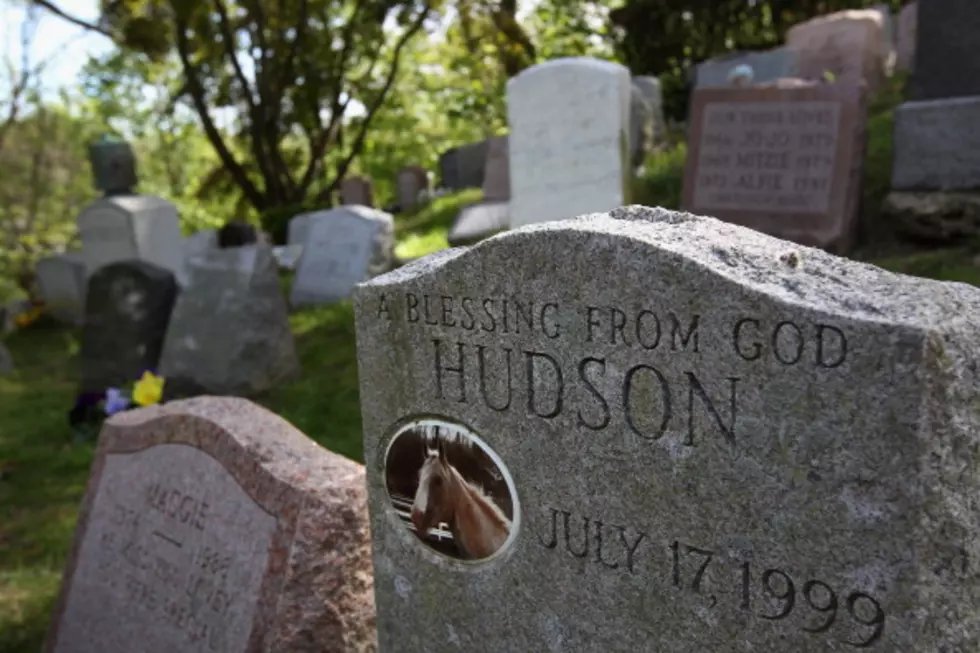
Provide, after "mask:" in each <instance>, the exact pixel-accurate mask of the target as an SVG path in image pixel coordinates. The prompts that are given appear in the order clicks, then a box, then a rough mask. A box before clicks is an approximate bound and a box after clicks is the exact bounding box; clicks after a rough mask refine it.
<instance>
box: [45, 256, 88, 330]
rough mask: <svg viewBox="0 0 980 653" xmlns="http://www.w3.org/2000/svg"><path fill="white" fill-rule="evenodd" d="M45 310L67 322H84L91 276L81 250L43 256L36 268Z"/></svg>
mask: <svg viewBox="0 0 980 653" xmlns="http://www.w3.org/2000/svg"><path fill="white" fill-rule="evenodd" d="M34 272H35V275H36V276H37V285H38V289H39V290H40V294H41V299H42V300H43V301H44V307H45V311H46V312H47V313H48V314H50V315H52V316H54V317H55V318H57V319H58V320H61V321H62V322H65V323H67V324H76V325H77V324H81V323H82V321H83V319H84V316H85V289H86V286H87V278H86V273H85V261H84V260H83V259H82V255H81V253H80V252H68V253H66V254H56V255H54V256H49V257H47V258H43V259H41V260H40V261H38V262H37V266H36V267H35V269H34Z"/></svg>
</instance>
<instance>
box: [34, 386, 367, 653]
mask: <svg viewBox="0 0 980 653" xmlns="http://www.w3.org/2000/svg"><path fill="white" fill-rule="evenodd" d="M366 512H367V509H366V497H365V490H364V470H363V468H362V467H361V466H360V465H358V464H356V463H354V462H351V461H350V460H347V459H346V458H343V457H341V456H338V455H337V454H334V453H331V452H330V451H327V450H326V449H323V448H322V447H320V446H319V445H317V444H316V443H314V442H313V441H311V440H310V439H309V438H307V437H306V436H305V435H303V434H302V433H300V432H299V431H298V430H296V428H295V427H293V426H292V425H291V424H289V423H288V422H286V421H285V420H283V419H281V418H280V417H278V416H276V415H274V414H272V413H270V412H269V411H267V410H265V409H263V408H261V407H259V406H257V405H255V404H253V403H250V402H248V401H246V400H243V399H234V398H230V397H199V398H195V399H187V400H183V401H176V402H171V403H168V404H166V405H163V406H152V407H150V408H142V409H138V410H133V411H126V412H124V413H120V414H118V415H116V416H115V417H113V418H111V419H109V420H108V421H107V422H106V424H105V425H104V426H103V428H102V432H101V434H100V435H99V441H98V448H97V449H96V453H95V460H94V462H93V463H92V473H91V476H90V478H89V483H88V489H87V491H86V493H85V497H84V499H83V501H82V506H81V510H80V512H79V517H78V526H77V529H76V533H75V543H74V546H73V547H72V550H71V553H70V555H69V559H68V564H67V567H66V570H65V573H64V576H63V581H62V588H61V593H60V596H59V598H58V602H57V604H56V606H55V611H54V616H53V618H52V620H51V625H50V627H49V631H48V637H47V641H46V643H45V648H44V651H45V653H94V652H95V651H99V653H132V652H134V651H137V650H138V651H140V653H175V652H176V651H186V652H188V653H189V652H191V651H221V652H222V653H246V652H252V651H276V652H277V653H307V652H310V651H314V650H315V651H324V652H327V653H348V652H351V651H373V650H375V649H376V643H375V642H376V635H375V632H374V600H373V596H372V591H373V587H372V578H371V573H370V564H371V550H370V536H369V534H368V520H367V514H366Z"/></svg>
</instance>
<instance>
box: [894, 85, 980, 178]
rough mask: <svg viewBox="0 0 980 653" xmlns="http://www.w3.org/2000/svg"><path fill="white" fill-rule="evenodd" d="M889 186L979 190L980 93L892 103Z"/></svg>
mask: <svg viewBox="0 0 980 653" xmlns="http://www.w3.org/2000/svg"><path fill="white" fill-rule="evenodd" d="M894 134H895V136H894V149H895V153H894V160H893V163H892V166H893V167H892V188H894V189H896V190H975V189H980V95H978V96H974V97H958V98H948V99H942V100H922V101H918V102H905V103H904V104H900V105H899V106H898V107H896V108H895V131H894Z"/></svg>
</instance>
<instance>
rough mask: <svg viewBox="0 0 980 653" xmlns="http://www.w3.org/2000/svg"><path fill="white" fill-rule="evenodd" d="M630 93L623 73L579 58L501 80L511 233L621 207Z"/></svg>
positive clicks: (626, 179)
mask: <svg viewBox="0 0 980 653" xmlns="http://www.w3.org/2000/svg"><path fill="white" fill-rule="evenodd" d="M630 89H631V84H630V74H629V71H628V70H627V69H626V68H624V67H623V66H620V65H619V64H615V63H610V62H608V61H599V60H597V59H589V58H585V57H571V58H564V59H555V60H553V61H548V62H545V63H542V64H537V65H535V66H531V67H530V68H527V69H526V70H523V71H521V73H520V74H518V75H517V76H515V77H512V78H511V79H510V80H508V81H507V122H508V124H509V125H510V140H509V149H510V152H509V156H510V193H511V202H510V219H511V226H520V225H525V224H531V223H534V222H548V221H551V220H560V219H562V218H570V217H572V216H576V215H579V214H582V213H589V212H592V211H606V210H609V209H611V208H614V207H616V206H621V205H623V204H625V203H627V202H628V198H629V192H630V180H631V177H632V171H631V170H630V161H629V112H630Z"/></svg>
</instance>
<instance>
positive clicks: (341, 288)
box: [290, 206, 395, 307]
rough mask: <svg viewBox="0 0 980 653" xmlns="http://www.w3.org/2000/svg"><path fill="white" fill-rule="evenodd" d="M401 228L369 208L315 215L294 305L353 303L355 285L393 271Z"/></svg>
mask: <svg viewBox="0 0 980 653" xmlns="http://www.w3.org/2000/svg"><path fill="white" fill-rule="evenodd" d="M394 251H395V223H394V220H393V219H392V217H391V215H390V214H388V213H385V212H383V211H379V210H377V209H372V208H370V207H367V206H342V207H338V208H336V209H330V210H329V211H323V212H320V213H316V214H313V216H312V217H311V219H310V223H309V231H308V234H307V239H306V244H305V245H304V246H303V253H302V255H300V258H299V263H298V264H297V269H296V279H295V281H294V282H293V288H292V295H291V297H290V304H292V305H293V306H294V307H295V306H301V305H304V304H326V303H332V302H337V301H341V300H344V299H347V298H348V297H349V296H350V292H351V289H352V288H353V287H354V284H356V283H359V282H361V281H364V280H365V279H369V278H370V277H372V276H375V275H377V274H381V273H382V272H387V271H388V270H390V269H391V264H392V260H393V257H394Z"/></svg>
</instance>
